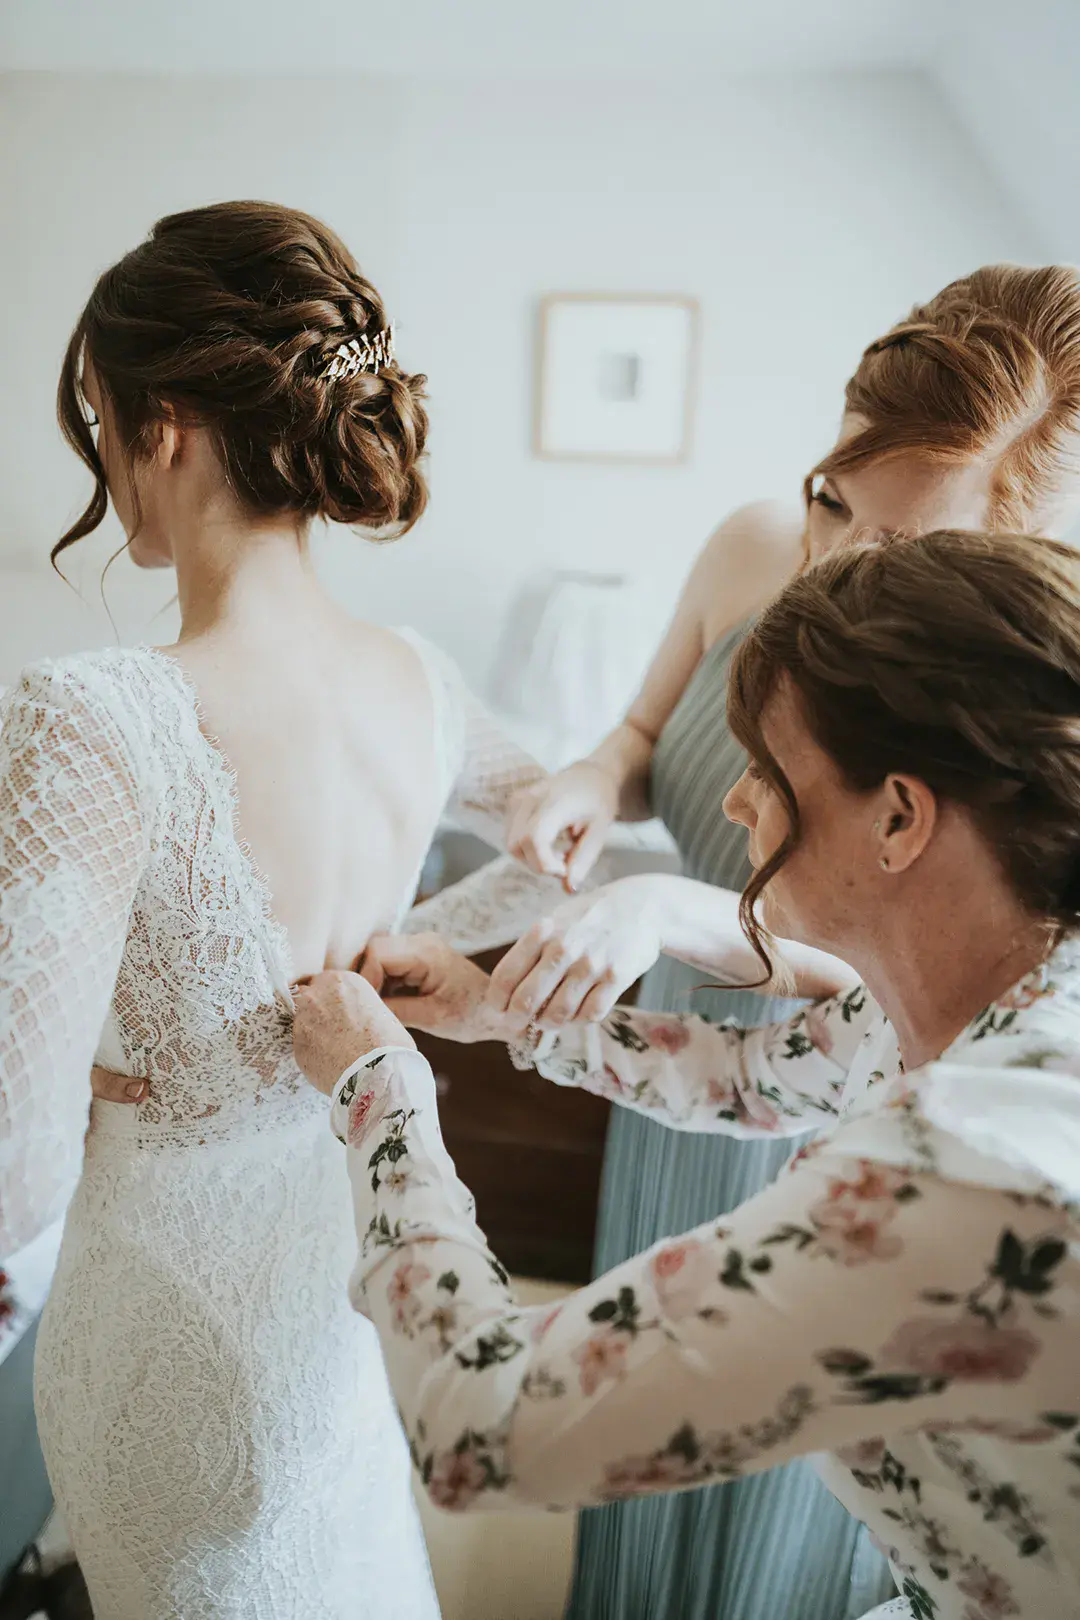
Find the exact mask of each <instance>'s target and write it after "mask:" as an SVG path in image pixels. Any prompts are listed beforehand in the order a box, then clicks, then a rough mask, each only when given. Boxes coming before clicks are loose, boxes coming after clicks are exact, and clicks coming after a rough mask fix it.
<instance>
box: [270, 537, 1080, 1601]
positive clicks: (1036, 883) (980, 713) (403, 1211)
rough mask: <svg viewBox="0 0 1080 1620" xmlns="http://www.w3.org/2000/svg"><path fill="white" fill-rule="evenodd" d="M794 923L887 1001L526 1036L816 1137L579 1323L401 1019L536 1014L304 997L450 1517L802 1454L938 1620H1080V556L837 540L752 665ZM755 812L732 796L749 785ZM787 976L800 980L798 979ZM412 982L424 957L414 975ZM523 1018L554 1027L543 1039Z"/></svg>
mask: <svg viewBox="0 0 1080 1620" xmlns="http://www.w3.org/2000/svg"><path fill="white" fill-rule="evenodd" d="M729 712H730V721H731V725H732V727H733V729H734V731H735V732H736V735H737V736H738V737H739V739H740V741H741V742H742V743H743V744H744V746H745V747H746V749H747V752H748V754H749V757H750V759H751V762H752V763H751V765H750V767H749V769H748V771H747V772H746V775H745V776H744V777H743V779H742V780H741V781H740V783H739V784H738V785H737V787H736V788H735V789H734V790H733V791H732V793H731V794H730V796H729V798H728V801H727V803H726V805H725V809H726V812H727V814H728V815H730V816H732V817H733V818H735V819H737V820H739V821H741V822H744V823H745V824H746V826H747V827H748V829H749V832H750V843H751V852H752V859H753V862H754V866H755V868H756V870H755V875H754V878H753V880H752V882H751V884H750V886H749V888H748V891H747V895H746V897H745V900H744V909H743V921H744V927H745V928H746V931H747V934H748V937H749V938H750V940H751V941H752V942H753V944H754V947H755V949H757V950H758V951H759V952H760V954H761V957H762V961H763V963H764V964H767V963H768V936H767V935H765V934H764V933H763V930H762V925H761V923H759V921H758V919H757V916H756V915H755V909H754V908H755V903H756V902H758V901H760V902H761V906H760V910H761V912H762V915H763V919H764V923H765V924H767V925H768V926H769V928H770V929H771V930H772V931H773V932H774V933H783V934H785V935H789V936H791V937H792V938H795V939H799V940H802V941H804V942H806V943H808V944H811V945H816V946H820V947H823V948H824V949H826V950H829V951H831V952H833V953H835V954H836V955H838V956H840V957H841V958H843V959H844V960H846V961H849V962H851V963H852V965H853V966H854V967H855V968H856V969H857V970H858V971H859V973H860V974H861V975H862V978H863V981H864V983H863V985H861V986H859V987H858V988H855V989H853V990H851V991H849V992H847V993H846V994H844V995H841V996H838V997H835V998H834V999H832V1000H829V1001H825V1002H822V1003H819V1004H818V1005H817V1006H815V1007H814V1008H813V1009H812V1010H810V1011H804V1012H802V1013H800V1014H798V1016H796V1017H795V1018H793V1019H791V1020H790V1021H789V1022H787V1023H785V1024H782V1025H779V1026H776V1027H774V1028H771V1029H764V1030H754V1031H750V1032H744V1031H740V1030H737V1029H716V1028H713V1027H710V1026H708V1025H706V1024H704V1023H701V1022H699V1021H697V1020H695V1019H693V1018H687V1019H684V1020H683V1019H674V1018H671V1017H657V1016H655V1015H648V1014H639V1013H635V1012H632V1011H628V1010H617V1011H616V1012H615V1014H613V1015H612V1017H610V1018H609V1019H608V1020H607V1021H606V1022H605V1023H604V1024H602V1025H594V1026H586V1025H574V1026H570V1027H569V1028H567V1029H566V1030H564V1031H562V1032H559V1033H558V1034H557V1035H556V1034H549V1035H546V1036H543V1037H536V1036H535V1035H527V1036H526V1037H525V1039H524V1040H523V1041H522V1043H521V1045H520V1046H519V1052H520V1059H519V1060H520V1061H521V1062H526V1061H531V1062H533V1063H535V1064H536V1066H537V1067H538V1068H539V1069H540V1070H541V1072H542V1073H544V1074H546V1075H548V1076H549V1077H550V1078H551V1079H553V1080H555V1081H557V1082H558V1083H561V1084H572V1085H579V1086H584V1087H586V1088H588V1089H590V1090H595V1091H597V1092H600V1093H601V1094H603V1095H605V1096H609V1097H612V1098H614V1099H615V1100H617V1101H618V1102H620V1103H622V1104H624V1105H626V1106H629V1107H633V1108H638V1109H643V1110H646V1111H648V1112H649V1113H652V1114H653V1115H655V1116H656V1117H658V1118H661V1119H664V1120H665V1121H666V1122H667V1123H668V1124H670V1125H672V1126H674V1127H676V1128H679V1129H685V1130H706V1131H719V1132H725V1133H730V1134H736V1135H775V1134H784V1133H789V1134H797V1133H800V1132H803V1131H805V1130H806V1128H807V1126H808V1124H813V1123H819V1124H821V1125H822V1126H824V1127H828V1128H827V1129H825V1130H823V1132H822V1134H821V1135H820V1136H819V1137H818V1138H817V1139H816V1141H815V1143H814V1144H813V1146H812V1147H811V1148H810V1149H809V1150H805V1151H804V1152H803V1153H802V1154H801V1155H800V1156H799V1157H798V1158H797V1159H796V1160H795V1161H794V1163H793V1164H792V1166H791V1167H790V1168H789V1169H788V1170H787V1171H786V1172H785V1173H784V1174H783V1175H782V1176H781V1177H780V1179H779V1180H778V1181H777V1182H776V1183H775V1184H774V1185H773V1186H771V1187H769V1188H767V1189H766V1190H765V1191H764V1192H762V1193H760V1194H758V1195H757V1196H756V1197H754V1198H752V1199H751V1200H750V1201H749V1202H747V1203H745V1204H743V1205H742V1206H741V1207H740V1208H739V1209H737V1210H735V1211H734V1212H733V1213H732V1214H730V1215H728V1216H725V1217H724V1218H723V1219H722V1220H721V1221H719V1222H711V1223H709V1224H707V1225H705V1226H703V1227H700V1228H699V1229H698V1230H697V1231H694V1232H690V1233H688V1234H686V1235H685V1236H684V1237H681V1238H678V1239H675V1240H668V1241H665V1242H663V1243H661V1244H660V1245H658V1246H657V1247H656V1248H654V1249H653V1250H651V1251H650V1252H648V1253H646V1254H642V1255H638V1256H637V1257H635V1258H634V1259H633V1260H631V1261H628V1262H627V1263H626V1264H625V1265H623V1266H621V1267H619V1268H618V1269H617V1270H615V1271H613V1272H611V1273H609V1274H608V1275H607V1276H605V1277H602V1278H600V1279H599V1280H598V1281H596V1282H594V1283H592V1284H591V1285H590V1286H589V1287H587V1288H583V1289H581V1290H579V1291H578V1292H577V1293H574V1294H572V1295H571V1296H570V1297H569V1298H568V1299H567V1300H566V1301H565V1302H563V1303H562V1304H560V1305H558V1306H556V1307H555V1308H554V1309H533V1310H523V1309H520V1308H519V1307H517V1306H516V1305H515V1304H514V1300H513V1296H512V1294H511V1292H510V1290H509V1288H508V1286H507V1279H506V1275H505V1272H504V1271H503V1269H502V1268H501V1266H500V1265H499V1263H498V1261H497V1259H496V1258H495V1256H494V1255H492V1254H491V1253H490V1251H489V1250H488V1248H487V1246H486V1244H485V1241H484V1237H483V1234H482V1233H481V1231H480V1230H479V1228H478V1227H477V1225H476V1222H475V1219H474V1215H473V1204H472V1200H471V1198H470V1196H469V1194H468V1192H467V1191H466V1189H465V1188H464V1187H463V1186H462V1185H461V1184H460V1182H458V1180H457V1179H456V1176H455V1174H454V1169H453V1165H452V1163H451V1161H450V1159H449V1157H448V1155H447V1153H446V1151H445V1148H444V1147H443V1144H442V1140H441V1136H440V1133H439V1126H438V1117H437V1110H436V1103H435V1090H434V1082H433V1079H432V1076H431V1072H430V1070H429V1068H428V1065H427V1063H426V1062H425V1060H424V1059H423V1058H422V1057H420V1056H419V1054H418V1053H417V1052H416V1051H415V1049H414V1048H413V1045H412V1041H411V1038H410V1037H409V1036H408V1035H407V1033H406V1032H405V1029H404V1028H403V1027H402V1024H401V1023H399V1022H398V1020H397V1018H396V1017H395V1016H394V1013H395V1011H396V1012H399V1013H401V1014H402V1016H403V1017H405V1016H407V1017H408V1020H409V1022H410V1023H412V1024H413V1025H414V1026H415V1027H421V1028H437V1029H438V1030H439V1031H440V1033H443V1034H449V1035H451V1036H456V1037H457V1038H459V1039H466V1040H468V1039H491V1038H495V1037H498V1036H503V1037H506V1036H507V1035H513V1034H514V1033H515V1032H513V1031H509V1030H508V1029H507V1027H506V1022H505V1015H501V1018H500V1015H496V1014H494V1013H493V1012H492V1011H491V1009H490V1005H489V1003H488V1002H487V1001H486V999H485V990H486V985H485V980H484V976H483V975H482V974H481V973H480V972H479V970H478V969H476V968H475V967H473V966H472V965H470V964H469V963H466V962H463V961H461V960H460V959H458V958H456V957H454V956H453V955H452V953H450V952H448V951H447V950H446V949H445V947H443V946H441V945H440V944H439V943H438V942H437V941H429V940H422V939H421V940H417V939H416V938H413V939H409V940H405V941H386V942H382V943H379V944H377V945H376V947H374V949H373V951H372V953H371V955H372V964H373V965H372V968H371V972H372V975H373V976H374V977H376V978H380V977H381V975H383V974H385V975H386V978H387V981H388V982H387V987H388V988H390V989H403V988H406V987H407V988H408V989H409V990H410V991H411V992H412V993H413V994H412V997H411V998H410V997H406V996H404V995H398V997H397V998H396V999H394V1000H392V1002H391V1004H390V1008H389V1009H388V1008H387V1007H385V1006H383V1004H382V1003H380V1002H379V1001H378V999H377V997H376V996H375V994H374V992H373V990H372V989H371V987H370V986H369V985H367V984H365V983H364V982H363V981H362V980H361V979H360V978H358V977H356V976H354V975H340V974H336V975H335V974H332V975H324V976H321V977H320V978H318V979H316V980H314V981H313V982H312V984H311V985H310V986H309V987H308V988H307V989H306V990H305V991H303V992H302V993H301V994H300V996H299V998H298V1012H297V1020H296V1046H297V1055H298V1058H299V1060H300V1062H301V1064H302V1065H303V1067H304V1068H305V1070H306V1071H307V1073H308V1074H309V1076H310V1078H311V1079H312V1080H313V1082H314V1083H315V1084H317V1085H318V1086H320V1087H321V1089H323V1090H325V1091H328V1092H332V1094H333V1124H334V1128H335V1130H336V1131H337V1133H338V1134H339V1136H340V1137H341V1139H342V1140H343V1141H344V1142H345V1143H346V1144H347V1146H348V1167H349V1174H350V1178H351V1181H352V1187H353V1196H354V1203H355V1209H356V1219H357V1229H358V1233H359V1237H360V1258H359V1261H358V1264H357V1267H356V1271H355V1274H354V1280H353V1290H354V1302H355V1304H356V1306H357V1309H359V1310H361V1311H362V1312H363V1313H364V1314H366V1315H367V1316H369V1317H370V1318H371V1320H372V1321H373V1322H374V1323H375V1325H376V1327H377V1329H378V1331H379V1333H380V1336H381V1338H382V1342H383V1347H384V1351H385V1355H386V1362H387V1367H388V1370H389V1373H390V1378H391V1381H392V1384H393V1387H394V1390H395V1394H396V1396H397V1399H398V1402H399V1405H400V1408H401V1412H402V1416H403V1420H404V1423H405V1426H406V1430H407V1432H408V1435H409V1439H410V1442H411V1444H412V1448H413V1453H414V1457H415V1460H416V1463H417V1466H418V1467H419V1469H420V1473H421V1477H422V1479H423V1481H424V1483H425V1485H426V1487H427V1490H428V1492H429V1494H430V1495H431V1497H432V1499H433V1500H434V1501H435V1502H437V1503H438V1504H440V1505H441V1506H444V1507H449V1508H456V1509H464V1508H470V1507H474V1508H479V1509H488V1508H497V1507H502V1506H512V1505H519V1504H522V1503H534V1504H538V1505H546V1506H552V1507H571V1506H574V1505H576V1504H580V1503H597V1502H602V1501H609V1500H612V1499H616V1498H619V1497H625V1496H632V1495H637V1494H641V1493H646V1492H655V1491H670V1490H679V1489H684V1488H686V1487H689V1486H693V1485H699V1484H703V1483H706V1482H708V1481H715V1480H723V1479H731V1478H734V1477H737V1476H739V1475H742V1474H747V1473H753V1472H758V1471H761V1470H764V1469H767V1468H770V1467H772V1466H773V1465H774V1464H777V1463H782V1462H784V1461H786V1460H788V1459H790V1458H792V1457H795V1456H798V1455H801V1454H804V1453H823V1454H824V1455H823V1456H822V1457H821V1459H820V1466H821V1470H822V1472H823V1474H824V1476H825V1478H826V1480H827V1482H828V1484H829V1485H830V1486H831V1488H832V1489H833V1490H834V1492H835V1493H836V1495H837V1496H838V1497H839V1498H840V1499H841V1501H843V1502H844V1503H845V1504H846V1505H847V1506H848V1508H849V1509H850V1510H851V1512H852V1513H854V1514H856V1515H857V1516H858V1517H859V1518H861V1519H863V1520H865V1521H866V1523H867V1524H868V1525H869V1526H870V1527H871V1529H872V1530H873V1532H874V1533H875V1534H876V1536H877V1537H878V1538H879V1540H880V1541H881V1542H882V1543H883V1545H884V1546H885V1547H886V1548H887V1549H888V1552H889V1555H890V1557H891V1559H892V1562H893V1567H894V1570H895V1572H896V1575H897V1580H898V1583H899V1584H900V1586H901V1589H902V1591H903V1594H904V1598H905V1600H906V1604H907V1606H908V1608H909V1610H910V1612H911V1613H912V1614H913V1615H914V1616H916V1617H918V1620H938V1617H940V1620H998V1617H1007V1616H1022V1617H1024V1620H1065V1617H1066V1616H1070V1615H1078V1614H1080V940H1078V938H1077V933H1078V931H1080V557H1078V556H1077V554H1076V553H1075V552H1073V551H1072V550H1070V549H1069V548H1067V547H1065V546H1062V545H1057V544H1055V543H1053V542H1049V541H1040V540H1036V539H1032V538H1027V537H1012V538H1010V537H1002V536H1000V535H998V536H995V537H994V538H993V540H992V541H989V540H984V539H983V538H982V537H980V536H976V535H960V534H938V535H931V536H927V537H925V538H922V539H915V540H908V541H903V542H899V543H894V544H891V545H886V546H882V547H866V548H856V549H853V550H848V551H843V552H839V553H837V554H834V555H833V556H831V557H830V558H829V559H828V560H827V561H825V562H824V563H822V564H820V565H819V566H818V567H816V568H814V569H812V570H811V571H810V572H808V573H807V574H805V575H803V576H802V577H801V578H799V579H796V580H795V581H793V582H792V583H791V584H790V585H789V586H788V587H787V588H786V589H785V590H784V592H783V593H782V594H781V596H780V597H779V598H777V600H776V602H775V603H774V604H773V605H772V606H771V607H770V608H769V609H767V610H766V611H765V613H764V614H763V615H762V617H761V619H760V620H759V621H758V623H757V625H756V626H755V628H754V629H753V631H752V632H751V634H750V636H749V638H748V640H747V642H746V643H745V644H744V646H743V648H742V649H741V651H740V653H739V654H738V656H737V660H736V664H735V671H734V678H733V683H732V691H731V696H730V711H729ZM717 811H718V813H719V806H718V807H717ZM767 971H768V969H767ZM394 980H397V981H398V984H397V986H395V984H394V982H393V981H394ZM517 1033H520V1032H517Z"/></svg>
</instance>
